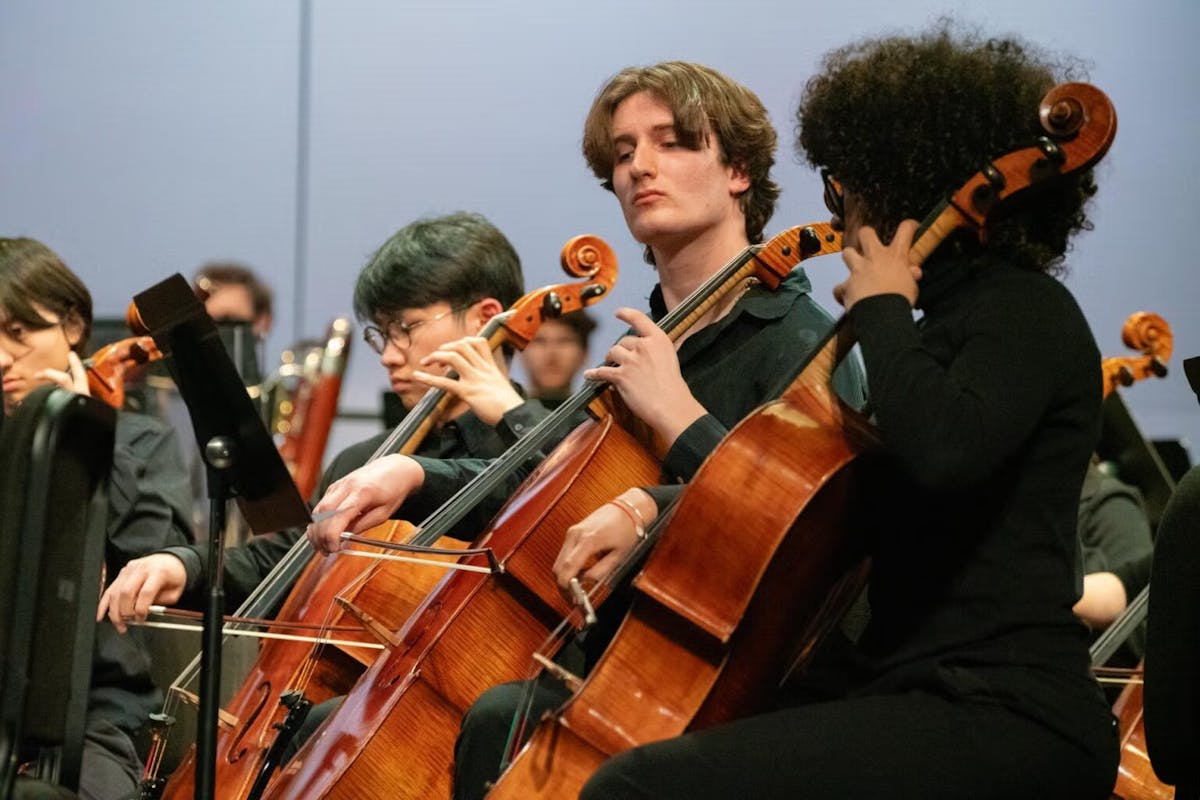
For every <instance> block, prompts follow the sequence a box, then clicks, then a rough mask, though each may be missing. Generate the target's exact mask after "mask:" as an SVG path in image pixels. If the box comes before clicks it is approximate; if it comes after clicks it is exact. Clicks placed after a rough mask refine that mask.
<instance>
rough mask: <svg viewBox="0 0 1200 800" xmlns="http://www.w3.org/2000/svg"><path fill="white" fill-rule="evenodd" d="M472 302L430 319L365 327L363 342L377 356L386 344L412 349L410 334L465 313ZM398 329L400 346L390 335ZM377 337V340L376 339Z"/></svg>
mask: <svg viewBox="0 0 1200 800" xmlns="http://www.w3.org/2000/svg"><path fill="white" fill-rule="evenodd" d="M476 302H479V301H474V302H471V303H468V304H467V305H465V306H458V307H457V308H450V309H447V310H446V311H443V312H442V313H440V314H434V315H433V316H432V317H426V318H425V319H419V320H417V321H416V322H401V321H400V320H398V319H393V320H389V321H388V322H387V323H386V324H385V325H384V326H383V327H382V328H380V327H379V326H377V325H367V326H366V327H364V328H363V341H364V342H366V343H367V347H369V348H371V350H373V351H374V352H375V353H377V354H378V355H383V351H384V350H386V349H387V346H388V343H389V342H390V343H392V344H394V345H396V347H398V348H400V349H401V350H407V349H408V348H410V347H412V336H413V334H412V332H413V331H415V330H416V329H417V328H419V327H421V326H422V325H424V324H425V323H427V322H437V321H438V320H439V319H443V318H445V317H448V316H450V315H451V314H457V313H458V312H459V311H466V310H467V309H468V308H470V307H471V306H473V305H475V303H476ZM393 327H396V328H399V329H400V330H401V331H402V332H403V333H404V343H403V344H401V343H400V341H399V339H398V337H396V336H393V335H392V328H393ZM377 337H378V338H377Z"/></svg>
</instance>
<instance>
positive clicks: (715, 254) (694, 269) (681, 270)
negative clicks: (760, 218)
mask: <svg viewBox="0 0 1200 800" xmlns="http://www.w3.org/2000/svg"><path fill="white" fill-rule="evenodd" d="M748 245H749V241H748V240H747V239H746V231H745V227H744V226H742V227H739V228H737V229H736V230H733V229H731V228H726V229H724V230H722V229H713V230H710V231H708V232H706V233H704V234H702V235H700V236H689V237H688V238H687V239H686V240H685V241H681V242H678V243H673V242H668V243H666V244H663V245H661V246H660V245H659V244H657V243H656V244H654V245H652V246H651V249H652V251H653V252H654V263H655V266H656V267H657V268H658V276H659V285H660V286H661V287H662V294H663V302H664V303H665V304H666V307H667V311H671V310H673V309H674V308H675V307H676V306H678V305H679V304H680V303H681V302H683V301H684V299H685V298H687V296H688V295H690V294H691V293H692V292H694V291H695V290H696V289H697V288H698V287H699V286H700V285H701V284H703V283H704V282H705V281H706V280H708V279H709V278H711V277H712V276H713V275H715V274H716V273H717V272H718V271H720V269H721V267H723V266H725V265H726V264H728V263H729V262H730V261H731V260H732V259H733V258H734V257H735V256H736V255H737V254H738V253H740V252H741V251H742V250H744V249H745V248H746V247H747V246H748Z"/></svg>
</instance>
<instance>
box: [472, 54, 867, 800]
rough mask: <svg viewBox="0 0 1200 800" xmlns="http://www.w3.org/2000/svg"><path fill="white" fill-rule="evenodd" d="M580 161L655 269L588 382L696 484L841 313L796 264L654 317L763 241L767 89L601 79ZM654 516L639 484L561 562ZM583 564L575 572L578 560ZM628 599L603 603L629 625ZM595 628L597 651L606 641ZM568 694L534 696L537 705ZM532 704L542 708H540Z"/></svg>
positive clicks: (482, 713)
mask: <svg viewBox="0 0 1200 800" xmlns="http://www.w3.org/2000/svg"><path fill="white" fill-rule="evenodd" d="M583 149H584V156H585V158H586V159H587V161H588V164H589V166H590V167H591V169H592V171H593V173H594V174H595V175H596V177H598V178H599V179H600V180H601V181H602V182H603V185H604V186H605V188H608V189H609V190H611V191H612V192H613V194H614V195H615V196H616V198H617V200H618V202H619V204H620V207H621V211H622V213H623V214H624V216H625V221H626V224H627V225H628V226H629V229H630V232H631V233H632V234H633V237H634V238H635V239H636V240H637V241H639V242H641V243H642V244H644V245H646V259H647V261H649V262H650V263H652V264H653V265H654V266H655V267H656V269H657V271H658V275H659V281H660V282H659V285H658V286H657V287H656V288H655V290H654V292H653V294H652V295H651V298H650V315H647V314H645V313H643V312H640V311H636V310H634V309H629V308H624V309H620V310H619V311H618V312H617V317H618V318H619V319H620V320H622V321H623V322H625V323H626V324H628V325H629V326H630V328H631V329H632V333H631V334H630V335H627V336H625V337H623V338H622V339H621V340H620V341H619V342H617V344H616V345H615V346H613V347H612V348H611V349H610V350H609V351H608V353H607V355H606V358H605V361H606V365H605V366H602V367H599V368H596V369H592V370H589V371H588V372H586V373H585V375H586V377H588V378H589V379H594V380H602V381H607V382H609V383H611V384H612V385H613V386H615V387H616V389H617V391H618V392H620V394H621V397H622V399H623V400H624V401H625V404H626V405H627V406H628V407H629V409H630V410H631V411H633V413H634V414H636V415H637V416H638V417H639V418H640V419H642V420H643V421H644V422H645V423H647V424H648V425H649V426H650V427H651V428H652V429H653V430H654V431H655V432H656V433H657V434H658V436H659V437H660V438H661V439H662V441H664V442H665V443H667V445H668V450H667V454H666V457H665V458H664V460H663V478H664V481H666V482H668V483H670V484H678V483H679V482H685V481H687V480H689V479H690V478H691V477H692V475H693V474H694V473H695V471H696V469H697V468H698V467H699V466H700V463H701V462H702V461H703V460H704V458H705V457H706V456H707V455H708V454H709V453H710V452H711V451H712V449H713V447H715V446H716V444H717V442H719V441H720V440H721V438H722V437H723V436H724V435H725V433H726V432H727V431H728V430H729V429H730V428H732V427H733V426H734V425H735V424H736V423H737V422H738V421H739V420H741V419H742V418H743V417H745V416H746V415H747V414H749V413H750V412H751V411H753V410H754V409H755V408H756V407H757V406H759V405H760V404H762V403H763V402H765V401H766V400H769V399H773V398H774V397H777V396H778V395H779V393H780V392H781V391H782V390H783V389H784V388H785V387H786V386H787V385H788V383H789V382H790V381H791V379H792V378H793V377H794V376H795V374H796V372H797V371H798V370H799V367H800V365H801V364H803V363H804V361H805V359H806V357H807V356H808V355H809V354H810V353H811V352H812V350H813V348H814V345H815V344H816V343H817V342H818V341H819V340H820V339H821V338H822V337H823V335H824V334H825V333H826V332H828V331H829V329H830V327H831V325H832V320H831V319H830V317H829V315H828V314H826V313H825V312H824V311H823V310H822V309H821V308H820V307H819V306H818V305H817V304H816V303H815V302H813V300H812V298H811V297H809V295H808V291H809V283H808V278H807V277H806V276H805V274H804V270H803V269H796V270H794V271H793V272H792V274H791V275H790V276H788V278H787V279H786V280H784V281H783V282H782V283H781V284H780V286H779V287H778V288H777V289H776V290H775V291H774V292H771V291H768V290H767V289H765V288H763V287H761V286H751V287H746V288H745V290H744V291H743V292H742V293H737V292H734V293H733V295H732V296H731V297H728V298H726V300H724V301H722V302H718V303H717V304H716V305H715V306H714V307H713V308H711V309H710V310H709V311H708V312H707V313H706V314H705V315H704V316H703V317H702V318H701V319H700V320H699V321H697V322H696V324H695V325H694V326H693V327H691V328H690V329H689V331H688V333H687V334H686V335H685V338H683V339H682V341H680V342H676V343H673V342H672V341H671V340H670V339H669V338H668V337H667V335H666V334H665V333H664V332H663V331H662V330H660V329H659V328H658V327H657V326H656V325H655V320H657V319H659V318H661V317H662V316H663V315H665V314H666V313H667V312H669V311H671V310H672V309H674V308H676V307H677V306H679V305H680V303H681V302H682V301H683V300H684V299H685V298H686V297H687V296H688V295H689V294H690V293H691V292H692V291H694V290H695V289H696V288H697V287H698V286H700V285H701V284H702V283H703V282H704V281H705V280H707V279H708V278H710V277H711V276H713V275H715V274H716V273H717V272H719V271H720V270H721V268H722V267H724V266H725V265H726V264H727V263H728V262H730V261H731V260H732V259H734V258H735V257H736V256H737V255H738V254H739V253H741V252H742V251H743V250H744V249H745V248H746V247H747V246H748V245H750V244H751V243H756V242H761V241H762V239H763V229H764V228H765V226H766V223H767V221H768V220H769V219H770V217H771V214H772V212H773V211H774V207H775V200H776V198H777V197H778V194H779V188H778V186H776V184H775V183H774V182H773V181H772V180H771V178H770V168H771V165H772V164H773V163H774V149H775V131H774V129H773V128H772V127H771V124H770V121H769V119H768V118H767V114H766V110H765V109H764V108H763V106H762V104H761V102H760V101H759V100H758V98H757V97H756V96H755V95H754V94H753V93H752V92H750V91H749V90H748V89H746V88H745V87H743V86H741V85H739V84H737V83H735V82H734V81H732V80H730V79H729V78H727V77H726V76H724V75H721V74H720V73H718V72H716V71H714V70H712V69H710V68H708V67H704V66H702V65H699V64H691V63H684V62H667V63H663V64H658V65H655V66H652V67H643V68H629V69H626V70H624V71H622V72H620V73H618V74H617V75H616V76H615V77H614V78H613V79H612V80H611V81H609V83H608V84H607V85H606V86H605V87H604V88H603V89H601V91H600V93H599V95H598V96H597V97H596V100H595V102H594V103H593V105H592V108H591V111H590V113H589V115H588V118H587V121H586V123H585V125H584V136H583ZM837 387H838V389H839V393H840V394H841V395H842V396H843V397H844V398H845V399H847V400H848V401H849V402H851V403H852V404H854V405H861V403H862V399H863V386H862V381H861V377H860V374H859V373H858V371H857V369H856V366H855V365H854V364H853V363H851V364H850V365H849V366H848V367H847V368H846V369H842V370H839V372H838V376H837ZM655 513H656V509H655V504H654V501H653V500H652V498H651V495H650V494H649V493H647V492H646V491H644V490H642V489H630V490H629V491H627V492H624V493H623V494H621V495H620V496H619V497H617V498H616V499H614V500H613V501H611V502H609V503H606V504H605V505H603V506H601V507H600V508H599V509H597V510H596V511H595V512H593V513H592V514H591V515H589V516H588V517H587V518H586V519H585V520H584V521H583V522H581V523H579V524H577V525H575V526H572V527H571V528H570V529H569V530H568V531H567V533H566V543H565V544H564V546H563V550H562V555H560V556H559V563H560V564H561V563H562V562H563V561H564V559H566V560H571V559H575V560H576V561H575V563H577V564H578V565H579V566H580V568H582V567H585V566H586V567H589V569H587V571H584V572H583V573H582V574H583V577H585V578H588V579H596V580H599V579H600V578H602V577H603V576H604V575H606V574H608V573H609V572H611V571H612V570H613V569H614V568H615V566H616V565H617V564H618V563H619V562H620V561H621V560H623V559H624V557H625V556H626V555H627V554H628V553H629V552H630V551H631V550H632V548H633V546H634V545H635V544H636V542H637V540H638V534H637V530H636V524H635V523H636V520H637V518H638V517H642V518H644V519H647V520H648V519H652V518H653V516H654V515H655ZM577 571H578V570H577ZM620 611H621V609H620V603H619V602H614V601H613V600H610V601H609V602H608V603H606V605H605V607H604V609H602V611H601V615H602V623H601V625H602V627H604V628H605V629H610V628H611V627H612V626H613V625H614V624H615V623H616V622H619V620H620ZM604 638H605V634H603V633H601V631H600V630H599V629H593V630H592V631H590V632H589V634H588V647H589V648H590V647H593V646H595V644H596V643H597V642H600V643H603V641H604ZM523 690H524V685H523V684H521V683H517V684H513V683H509V684H502V685H500V686H497V687H494V688H492V689H490V690H489V691H488V692H486V693H485V694H484V695H483V696H482V697H480V699H479V700H478V701H476V703H475V704H474V705H473V706H472V707H471V709H470V710H469V711H468V712H467V714H466V716H465V718H464V720H463V724H462V729H461V732H460V735H459V740H458V745H457V748H456V752H455V759H456V763H455V788H454V792H455V797H456V798H471V797H479V796H481V795H482V793H483V791H484V786H485V782H486V781H489V780H492V779H494V778H495V777H496V773H497V771H498V767H499V761H500V758H501V755H502V752H503V749H504V744H505V740H506V738H507V734H508V729H509V725H510V723H511V721H512V718H513V714H514V712H515V711H516V708H517V707H518V705H519V703H520V698H521V695H522V692H523ZM562 699H563V694H562V693H560V692H558V691H555V690H553V689H551V690H546V691H544V692H542V693H541V694H539V696H538V697H537V698H536V700H535V705H536V706H537V707H538V708H549V707H553V706H554V705H556V702H557V701H561V700H562ZM536 715H537V711H535V712H534V717H535V718H536Z"/></svg>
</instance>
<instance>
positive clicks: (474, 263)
mask: <svg viewBox="0 0 1200 800" xmlns="http://www.w3.org/2000/svg"><path fill="white" fill-rule="evenodd" d="M523 291H524V289H523V279H522V276H521V266H520V261H519V259H518V257H517V254H516V251H515V250H513V248H512V245H511V244H510V243H509V242H508V240H507V239H506V238H505V237H504V235H503V234H502V233H501V232H500V231H499V230H497V229H496V228H495V227H494V226H492V225H491V224H490V223H489V222H488V221H487V220H485V219H484V218H483V217H481V216H479V215H477V214H467V213H457V214H451V215H448V216H444V217H437V218H429V219H421V220H417V221H416V222H413V223H411V224H410V225H408V226H406V227H404V228H402V229H401V230H400V231H398V232H397V233H396V234H394V235H393V236H392V237H391V238H390V239H389V240H388V241H387V242H386V243H384V245H383V246H382V247H380V248H379V250H378V251H377V252H376V253H375V255H374V256H373V257H372V259H371V261H370V262H369V263H368V264H367V266H366V267H365V268H364V269H363V271H362V273H361V274H360V275H359V277H358V281H357V284H356V287H355V293H354V305H355V312H356V313H357V315H358V316H359V318H360V319H362V320H367V321H369V322H370V323H371V324H370V325H368V327H367V328H366V329H365V331H364V337H365V338H366V340H367V343H368V344H369V345H370V346H371V348H372V349H373V350H374V351H375V352H376V353H378V354H379V356H380V362H381V364H382V365H383V367H384V369H385V370H386V371H387V373H388V376H389V379H390V382H391V386H392V389H393V390H394V391H395V392H396V393H397V394H398V395H400V398H401V401H402V402H403V403H404V405H405V406H406V407H408V408H412V407H413V406H415V405H416V404H417V402H418V401H420V399H421V397H422V396H424V394H425V391H426V390H427V388H428V387H427V386H426V385H425V384H424V383H422V382H421V380H420V376H419V375H414V373H419V372H420V371H421V369H422V366H424V368H425V369H436V368H437V367H438V366H439V365H450V366H454V365H455V364H454V359H455V358H457V357H459V355H457V354H461V353H463V352H466V351H471V352H473V353H475V355H476V356H478V358H477V362H476V363H477V364H478V365H479V366H480V369H478V370H475V371H474V372H477V373H479V374H480V375H481V376H482V377H480V378H478V382H480V383H482V384H484V385H485V388H486V389H487V391H474V392H472V396H475V395H482V396H485V397H486V398H488V400H487V402H481V401H476V405H477V406H478V411H477V410H476V409H474V408H471V407H468V406H467V404H466V403H464V402H462V401H457V402H454V403H453V404H452V405H451V406H450V408H449V409H448V411H447V413H446V414H445V415H444V416H443V417H442V423H441V425H439V426H438V427H437V428H435V429H434V430H433V431H431V432H430V433H429V434H428V435H427V436H426V438H425V440H424V441H423V442H422V444H421V446H420V448H419V449H418V450H417V453H416V454H415V455H414V456H412V457H409V456H395V457H392V458H399V459H404V460H406V461H409V462H412V463H414V464H418V465H420V467H421V468H422V469H424V470H426V471H427V472H428V473H429V474H430V475H431V476H435V477H433V478H431V479H430V480H429V481H428V483H427V485H426V487H425V490H424V491H422V492H418V493H416V494H414V495H413V496H412V497H411V498H410V502H409V503H407V504H406V505H405V507H404V508H403V511H404V512H405V513H406V514H407V515H409V516H411V517H412V518H413V519H422V518H423V517H424V516H425V514H426V513H427V510H428V509H432V508H436V507H437V506H438V505H439V504H440V503H441V502H442V501H444V500H445V499H446V498H447V497H449V495H450V493H451V490H450V489H447V488H446V487H447V486H452V485H453V484H454V482H455V477H454V476H455V474H456V470H457V469H458V467H457V466H456V462H458V461H461V460H464V459H466V460H468V461H471V462H472V463H473V462H474V461H480V462H483V463H486V461H487V460H489V459H491V458H494V457H496V456H498V455H500V454H501V453H502V452H504V450H505V449H506V448H507V446H508V444H509V443H511V441H513V440H515V438H516V433H515V432H514V429H528V428H530V427H532V426H533V425H534V424H536V422H537V421H539V420H540V419H541V418H543V417H544V416H545V414H546V412H545V409H544V408H542V407H541V405H540V404H539V403H537V402H536V401H530V402H526V401H524V400H523V399H522V397H521V396H520V394H519V393H518V391H517V387H514V386H513V385H512V384H511V383H510V382H509V381H508V379H507V377H506V374H505V370H504V369H503V367H501V366H499V365H497V363H496V362H495V360H493V359H492V358H491V357H490V356H491V354H490V353H486V351H485V352H484V353H480V352H479V351H478V347H479V345H480V343H481V342H482V340H468V341H465V342H462V341H460V340H462V339H463V337H469V336H473V335H474V334H477V333H478V332H479V330H480V329H481V328H482V327H483V325H484V323H486V322H487V320H488V319H490V318H491V317H492V316H494V315H495V314H497V313H499V312H500V311H503V310H504V309H505V308H507V307H508V306H510V305H511V304H512V303H513V302H515V301H516V299H517V298H519V297H520V296H521V295H522V294H523ZM485 356H486V357H485ZM450 388H457V389H458V390H459V391H466V388H467V387H465V386H463V385H459V386H455V387H450ZM474 388H475V389H478V387H474ZM387 433H388V432H386V431H385V432H382V433H379V434H377V435H376V436H374V437H372V438H370V439H367V440H366V441H363V442H360V443H358V444H355V445H352V446H350V447H348V448H346V449H345V450H344V451H343V452H341V453H340V454H338V456H337V457H335V458H334V460H333V462H332V463H331V464H330V466H329V467H328V468H327V469H326V471H325V474H324V476H323V478H322V480H321V483H320V485H319V487H318V489H317V492H316V497H320V496H322V495H323V494H324V493H325V491H326V489H327V488H328V486H329V485H330V484H331V483H333V482H335V481H336V480H338V479H339V478H341V477H342V476H343V475H345V474H347V473H349V472H351V471H353V470H354V469H357V468H358V467H361V466H362V465H363V464H364V463H366V462H367V460H368V458H369V457H370V456H371V455H372V454H373V453H374V452H375V450H376V449H377V448H378V446H379V445H380V443H382V441H383V440H384V438H386V436H387ZM509 488H510V490H511V487H509ZM500 502H501V499H496V500H494V501H493V502H491V503H484V504H481V506H480V507H479V508H478V509H477V510H476V511H475V512H473V514H471V515H469V516H468V518H467V519H466V520H464V521H463V522H462V523H461V524H460V527H461V528H462V529H463V530H466V529H468V528H470V529H471V530H470V532H469V533H468V534H466V535H465V538H470V536H472V535H474V533H475V532H476V531H477V530H478V529H479V528H480V527H482V525H483V523H485V522H486V521H487V520H488V519H490V517H491V515H492V514H494V513H495V511H496V509H497V508H498V507H499V503H500ZM303 534H304V531H303V529H292V530H286V531H280V532H277V533H270V534H266V535H263V536H256V537H254V538H252V539H251V540H250V541H249V542H248V543H247V544H246V545H244V546H243V547H236V548H230V549H229V550H227V551H226V553H225V590H226V596H227V597H228V598H229V602H230V603H231V604H235V605H236V604H237V603H238V602H239V601H240V600H242V599H244V598H245V597H246V596H247V595H249V594H250V592H252V591H253V590H254V589H255V588H256V587H257V586H258V584H259V583H260V582H261V581H262V580H263V578H264V577H265V576H266V575H267V573H268V572H270V571H271V569H272V568H273V567H274V566H275V565H276V564H278V563H279V562H280V561H281V560H282V559H283V557H284V555H285V554H286V553H287V552H288V551H289V550H290V549H291V548H292V546H293V545H295V543H296V542H297V541H298V540H299V539H300V538H302V537H303ZM206 558H207V548H206V547H204V546H201V545H193V546H186V547H173V548H168V549H166V550H164V551H163V552H161V553H156V554H154V555H151V556H149V557H147V558H143V559H138V560H137V561H134V562H131V563H130V564H129V565H128V567H127V568H126V569H125V570H124V571H123V572H122V573H121V575H120V576H119V577H118V578H117V579H116V580H115V581H114V582H113V585H112V586H111V587H110V588H109V590H108V591H107V592H106V593H105V595H104V597H103V598H102V599H101V613H102V614H103V613H106V614H107V615H108V617H109V619H111V620H112V622H113V624H114V625H115V626H116V627H117V629H118V630H121V631H124V630H125V628H126V622H128V621H131V620H139V621H140V620H143V619H145V617H146V614H147V612H148V610H149V607H150V605H151V604H166V605H173V604H175V603H178V602H180V601H181V600H182V601H183V602H184V603H185V604H188V603H190V604H195V603H197V602H199V601H200V598H199V596H198V595H196V594H195V593H194V592H193V590H195V589H197V588H199V587H200V578H201V576H202V575H203V574H204V569H205V561H206Z"/></svg>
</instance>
